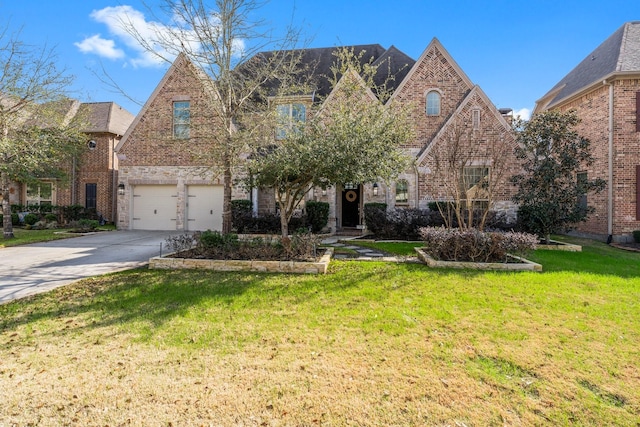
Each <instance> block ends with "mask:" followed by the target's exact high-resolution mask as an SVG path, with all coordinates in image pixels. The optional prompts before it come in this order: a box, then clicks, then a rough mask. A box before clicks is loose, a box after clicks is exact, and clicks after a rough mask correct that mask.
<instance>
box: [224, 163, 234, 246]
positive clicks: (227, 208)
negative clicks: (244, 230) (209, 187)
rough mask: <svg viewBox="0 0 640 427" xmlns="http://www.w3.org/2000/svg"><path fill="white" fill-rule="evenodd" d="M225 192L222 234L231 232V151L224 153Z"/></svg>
mask: <svg viewBox="0 0 640 427" xmlns="http://www.w3.org/2000/svg"><path fill="white" fill-rule="evenodd" d="M223 180H224V193H223V199H222V234H229V233H231V228H232V226H233V225H232V223H231V195H232V192H233V181H232V176H231V158H230V157H229V153H228V152H226V153H225V155H224V173H223Z"/></svg>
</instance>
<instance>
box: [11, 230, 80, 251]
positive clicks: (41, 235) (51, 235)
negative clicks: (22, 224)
mask: <svg viewBox="0 0 640 427" xmlns="http://www.w3.org/2000/svg"><path fill="white" fill-rule="evenodd" d="M61 231H65V229H55V230H25V229H24V228H18V227H14V228H13V235H14V236H15V237H14V238H13V239H0V248H6V247H10V246H19V245H27V244H29V243H38V242H48V241H51V240H58V239H68V238H69V237H70V236H69V234H60V233H59V232H61ZM56 233H58V234H56Z"/></svg>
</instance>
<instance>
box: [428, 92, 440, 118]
mask: <svg viewBox="0 0 640 427" xmlns="http://www.w3.org/2000/svg"><path fill="white" fill-rule="evenodd" d="M439 115H440V93H438V92H437V91H435V90H432V91H429V92H428V93H427V116H439Z"/></svg>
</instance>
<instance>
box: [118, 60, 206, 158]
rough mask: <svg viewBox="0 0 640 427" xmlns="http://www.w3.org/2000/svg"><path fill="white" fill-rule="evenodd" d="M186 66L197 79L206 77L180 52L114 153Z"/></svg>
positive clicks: (120, 147)
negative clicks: (169, 83)
mask: <svg viewBox="0 0 640 427" xmlns="http://www.w3.org/2000/svg"><path fill="white" fill-rule="evenodd" d="M188 65H192V67H191V68H192V69H193V70H194V72H195V74H196V76H198V77H199V78H204V77H206V74H204V71H202V70H200V69H199V68H198V67H195V66H193V63H192V62H191V61H190V60H189V58H187V56H186V55H185V54H184V53H182V52H180V53H179V54H178V56H177V57H176V59H174V61H173V63H172V64H171V66H170V67H169V69H168V70H167V72H166V73H164V76H162V79H161V80H160V82H159V83H158V85H157V86H156V88H155V89H154V90H153V92H152V93H151V96H149V99H147V102H145V103H144V105H143V106H142V108H141V109H140V111H139V112H138V114H137V115H136V117H135V118H134V119H133V122H131V125H130V126H129V128H128V129H127V131H126V132H125V133H124V136H123V137H122V139H121V140H120V142H118V145H116V148H115V151H120V150H121V149H122V147H123V146H124V145H125V144H126V142H127V140H128V139H129V137H130V136H131V133H132V132H133V131H134V130H135V128H136V126H137V125H138V123H140V120H141V119H142V117H144V116H145V115H146V113H147V111H148V110H149V108H150V106H151V105H152V104H153V102H154V101H155V99H156V98H157V97H158V95H159V94H160V92H162V89H163V88H164V86H165V84H166V83H167V81H168V80H169V79H170V78H171V77H172V76H173V75H174V74H175V73H177V72H179V71H180V69H181V68H183V67H185V66H188Z"/></svg>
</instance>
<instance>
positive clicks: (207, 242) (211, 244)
mask: <svg viewBox="0 0 640 427" xmlns="http://www.w3.org/2000/svg"><path fill="white" fill-rule="evenodd" d="M237 243H238V235H237V234H231V233H229V234H222V233H220V232H219V231H211V230H207V231H203V232H202V234H200V238H199V240H198V246H200V247H203V248H205V249H209V248H225V247H233V246H236V245H237Z"/></svg>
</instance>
